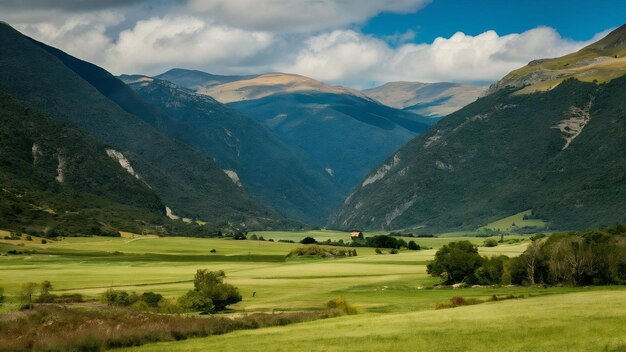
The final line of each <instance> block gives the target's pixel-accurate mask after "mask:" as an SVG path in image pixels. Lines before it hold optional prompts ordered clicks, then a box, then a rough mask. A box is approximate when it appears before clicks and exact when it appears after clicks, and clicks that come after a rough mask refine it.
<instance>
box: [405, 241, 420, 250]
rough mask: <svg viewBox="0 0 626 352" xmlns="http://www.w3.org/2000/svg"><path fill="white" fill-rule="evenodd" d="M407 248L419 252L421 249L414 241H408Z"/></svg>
mask: <svg viewBox="0 0 626 352" xmlns="http://www.w3.org/2000/svg"><path fill="white" fill-rule="evenodd" d="M407 248H408V249H410V250H412V251H419V250H420V249H421V248H420V245H419V244H417V243H415V241H413V240H411V241H409V243H408V244H407Z"/></svg>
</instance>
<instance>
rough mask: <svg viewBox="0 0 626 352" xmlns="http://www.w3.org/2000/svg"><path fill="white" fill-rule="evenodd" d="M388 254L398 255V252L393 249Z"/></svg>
mask: <svg viewBox="0 0 626 352" xmlns="http://www.w3.org/2000/svg"><path fill="white" fill-rule="evenodd" d="M389 254H398V250H397V249H395V248H394V249H392V250H390V251H389Z"/></svg>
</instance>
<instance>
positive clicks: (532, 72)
mask: <svg viewBox="0 0 626 352" xmlns="http://www.w3.org/2000/svg"><path fill="white" fill-rule="evenodd" d="M624 74H626V24H624V25H622V26H621V27H619V28H618V29H616V30H614V31H612V32H611V33H609V34H608V35H607V36H606V37H604V38H603V39H601V40H599V41H597V42H595V43H593V44H591V45H588V46H586V47H584V48H582V49H581V50H579V51H577V52H575V53H572V54H569V55H565V56H562V57H559V58H554V59H541V60H534V61H531V62H530V63H529V64H528V65H527V66H524V67H522V68H520V69H517V70H515V71H513V72H511V73H509V74H508V75H506V76H504V78H502V79H501V80H500V81H498V82H496V83H495V84H493V85H492V86H491V87H490V88H489V93H493V92H495V91H497V90H499V89H503V88H506V87H516V88H521V87H523V89H521V90H519V91H518V92H517V94H525V93H532V92H537V91H546V90H550V89H553V88H554V87H556V86H558V85H559V84H561V82H563V81H565V80H567V79H569V78H576V79H577V80H579V81H582V82H594V81H596V82H598V83H605V82H608V81H610V80H612V79H614V78H617V77H621V76H623V75H624Z"/></svg>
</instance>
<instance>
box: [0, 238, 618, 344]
mask: <svg viewBox="0 0 626 352" xmlns="http://www.w3.org/2000/svg"><path fill="white" fill-rule="evenodd" d="M256 234H257V235H258V236H261V235H262V236H263V237H264V238H266V239H269V238H272V239H274V240H278V239H291V240H294V241H299V240H300V239H302V238H303V237H306V236H312V237H315V238H316V239H318V240H320V241H323V240H325V239H326V238H331V239H333V240H337V239H339V238H346V237H347V236H349V235H347V234H346V233H338V232H329V231H313V232H296V233H288V232H263V233H258V232H257V233H256ZM323 235H326V236H328V237H322V236H323ZM333 236H334V237H333ZM493 238H494V239H499V236H495V237H493ZM459 239H468V240H470V241H472V242H473V243H475V244H477V245H480V244H482V243H483V241H484V240H485V238H476V237H471V238H454V237H448V238H415V239H413V240H415V241H416V242H417V243H418V244H420V245H421V246H425V247H432V249H428V250H420V251H409V250H401V251H400V253H399V254H389V251H388V250H383V252H384V254H376V253H375V251H374V249H373V248H356V250H357V253H358V256H356V257H347V258H333V259H321V258H289V259H287V258H285V256H286V254H287V253H289V251H290V250H292V249H293V248H295V247H297V246H300V244H297V243H282V242H269V241H251V240H245V241H235V240H231V239H199V238H182V237H164V238H160V237H154V236H125V237H122V238H109V237H93V238H65V239H63V240H61V241H48V243H47V244H41V242H40V240H39V239H37V238H35V239H34V240H33V241H26V240H19V241H17V240H0V253H5V252H7V251H9V250H17V251H21V252H22V254H19V255H4V256H0V287H4V289H5V295H6V296H7V297H8V299H9V304H7V305H5V308H4V309H5V310H6V309H7V306H8V307H11V305H12V304H15V303H10V302H12V301H13V302H14V301H15V300H16V298H15V297H16V296H17V294H18V292H19V288H20V285H21V284H22V283H24V282H28V281H32V282H40V281H43V280H50V281H51V282H52V284H53V286H54V290H53V293H57V294H60V293H81V294H83V295H85V297H87V298H92V299H96V298H98V297H99V295H100V294H101V293H102V292H104V291H105V290H106V289H108V288H115V289H123V290H129V291H137V292H139V293H141V292H144V291H154V292H159V293H162V294H163V295H164V296H166V297H169V298H172V299H173V298H176V297H178V296H180V295H182V294H183V293H184V292H186V291H187V290H189V289H190V288H191V287H192V279H193V275H194V273H195V271H196V270H197V269H201V268H206V269H209V270H224V271H225V272H226V275H227V282H228V283H231V284H233V285H235V286H237V287H238V288H239V290H240V292H241V294H242V296H243V301H242V302H240V303H237V304H235V305H232V306H231V308H232V309H233V311H232V313H235V314H241V313H251V312H277V311H278V312H280V311H306V310H317V309H320V308H322V307H323V306H324V304H325V302H327V301H328V300H329V299H331V298H333V297H337V296H342V297H344V298H346V299H347V300H348V302H350V303H351V304H353V305H355V306H357V307H358V309H359V310H360V312H361V314H359V315H356V316H347V317H342V318H333V319H330V320H323V321H315V322H309V323H303V324H296V325H293V326H286V327H278V328H264V329H260V330H258V331H242V332H236V333H231V334H227V335H224V336H213V337H208V338H201V339H191V340H188V341H182V342H176V345H171V344H167V343H164V344H154V345H146V346H144V347H142V349H144V350H148V351H149V350H164V351H165V350H173V349H174V350H189V351H196V350H198V351H200V350H210V349H212V348H217V349H219V350H233V351H235V350H267V349H268V348H269V346H270V345H272V344H273V343H276V345H275V348H274V349H276V350H285V351H287V350H328V351H333V350H370V349H377V350H378V349H380V350H392V349H393V350H414V347H415V346H421V347H423V348H426V349H432V348H433V346H435V344H436V343H437V341H439V342H441V341H451V342H450V346H454V347H455V349H457V350H458V349H459V348H460V344H461V343H464V342H463V341H464V340H467V337H468V336H475V337H476V339H475V341H474V342H472V343H473V345H472V344H470V345H468V346H466V347H467V348H461V349H462V350H463V349H465V350H472V349H479V346H480V344H481V343H489V344H491V343H495V342H494V341H495V340H497V339H502V338H503V334H504V331H506V332H507V333H506V336H507V337H506V339H509V337H508V336H511V338H514V339H526V340H525V341H520V342H519V344H517V345H510V346H511V349H510V350H524V349H526V348H527V347H528V346H530V345H532V344H533V343H537V345H536V346H539V347H540V349H544V350H550V346H552V347H553V346H555V345H549V344H548V345H541V344H539V342H542V341H543V340H542V341H535V340H536V339H537V338H536V337H534V335H533V331H534V330H532V329H530V327H526V325H525V323H524V322H523V321H522V320H520V319H526V317H528V316H529V315H530V314H531V313H532V312H534V314H537V315H536V316H534V317H532V324H537V325H536V328H537V329H539V328H541V327H542V326H543V328H545V329H548V330H549V333H548V335H546V336H552V335H550V334H554V336H557V335H558V334H560V331H562V330H567V331H572V333H573V332H577V333H580V332H581V330H580V329H583V326H574V325H577V324H575V323H574V321H575V319H584V320H585V321H589V322H590V324H591V325H589V326H588V329H591V330H592V331H597V330H600V329H601V328H602V331H603V332H602V333H603V334H604V332H606V334H609V333H611V334H612V333H613V332H612V330H611V328H610V327H611V326H613V325H612V324H617V323H621V324H622V325H623V323H625V321H624V319H625V318H624V317H626V311H624V309H626V308H624V307H620V308H619V309H617V310H615V309H611V308H610V307H611V306H613V305H616V304H617V302H618V301H620V300H621V301H624V299H626V290H622V289H621V288H611V289H607V288H602V287H600V288H598V287H594V288H592V289H589V288H570V287H552V288H548V289H544V288H539V287H478V288H466V289H452V288H436V287H434V286H435V285H436V284H437V283H438V282H439V280H438V279H437V278H432V277H430V276H429V275H427V273H426V264H427V263H428V261H429V260H432V258H433V256H434V254H435V252H436V249H437V248H439V247H440V246H442V245H443V244H446V243H448V242H451V241H456V240H459ZM405 240H407V241H408V240H409V239H408V238H405ZM505 240H512V241H511V242H516V241H519V242H517V243H508V244H507V243H505V244H500V245H498V246H497V247H489V248H486V247H479V251H480V253H481V254H483V255H485V256H491V255H499V254H505V255H508V256H517V255H519V254H520V253H522V252H523V251H524V249H525V247H526V245H527V243H528V239H527V238H525V237H523V236H510V237H508V236H507V237H505ZM211 250H215V253H211ZM494 294H495V295H510V294H512V295H516V296H519V295H524V296H526V297H528V296H532V297H530V298H525V299H519V300H511V301H504V302H493V303H484V304H481V305H477V306H468V307H460V308H454V309H447V310H434V308H435V305H436V304H437V303H440V302H442V301H446V300H448V299H450V298H451V297H452V296H457V295H462V296H464V297H466V298H478V299H486V298H489V297H490V296H492V295H494ZM559 302H561V303H562V304H561V303H559ZM557 303H558V304H557ZM543 307H545V308H546V309H545V310H544V309H543ZM585 307H590V308H589V309H587V308H585ZM620 312H621V313H620ZM620 314H621V316H620ZM553 315H554V316H556V315H561V316H564V317H566V318H564V319H561V320H559V319H555V318H553ZM601 317H606V319H605V320H604V323H602V321H603V320H602V319H600V318H601ZM566 322H569V323H567V324H570V325H571V326H570V325H567V324H566ZM557 323H558V324H557ZM542 324H543V325H542ZM555 324H557V325H555ZM578 325H580V324H578ZM605 325H608V326H605ZM570 328H571V329H570ZM533 329H534V328H533ZM576 329H578V330H576ZM456 334H461V336H463V339H456V338H455V336H457V335H456ZM559 336H561V335H559ZM562 336H565V337H567V336H570V335H568V334H565V335H562ZM602 336H604V335H601V336H600V337H599V338H598V339H599V340H598V341H602V343H603V345H602V346H601V347H602V348H604V346H608V347H609V348H613V347H616V348H617V347H619V346H621V345H620V344H622V345H623V344H625V343H624V341H623V339H624V333H622V334H621V335H620V334H616V335H615V336H618V337H619V338H617V339H614V340H610V341H609V340H607V339H605V338H603V337H602ZM516 341H517V340H516ZM533 341H534V342H533ZM589 341H593V340H589ZM611 341H613V342H611ZM257 343H258V345H257ZM542 343H543V342H542ZM554 343H557V345H558V342H554ZM589 343H592V342H589ZM494 346H504V345H503V344H502V342H500V345H497V344H496V345H494ZM581 346H583V345H581ZM584 346H587V347H588V346H590V345H584ZM598 346H600V345H598ZM483 347H484V346H483ZM439 349H441V348H439ZM451 349H453V348H452V347H451ZM441 350H443V349H441ZM609 350H611V349H609Z"/></svg>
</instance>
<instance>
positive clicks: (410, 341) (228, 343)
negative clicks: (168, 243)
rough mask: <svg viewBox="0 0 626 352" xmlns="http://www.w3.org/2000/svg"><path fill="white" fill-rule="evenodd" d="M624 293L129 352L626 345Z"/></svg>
mask: <svg viewBox="0 0 626 352" xmlns="http://www.w3.org/2000/svg"><path fill="white" fill-rule="evenodd" d="M625 298H626V294H625V293H624V291H610V290H607V291H592V292H578V293H569V294H563V295H556V296H545V297H533V298H526V299H522V300H510V301H503V302H493V303H485V304H481V305H476V306H466V307H459V308H454V309H445V310H424V311H417V312H405V313H395V314H361V315H357V316H347V317H342V318H335V319H331V320H325V321H315V322H310V323H304V324H296V325H292V326H287V327H280V328H269V329H262V330H254V331H239V332H235V333H232V334H227V335H223V336H212V337H208V338H202V339H190V340H187V341H180V342H175V343H161V344H152V345H145V346H143V347H139V348H133V349H128V350H126V351H172V350H176V351H211V350H219V351H268V350H272V351H419V350H425V351H624V350H625V349H626V332H625V331H624V325H625V324H626V305H624V304H623V302H624V299H625Z"/></svg>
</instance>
